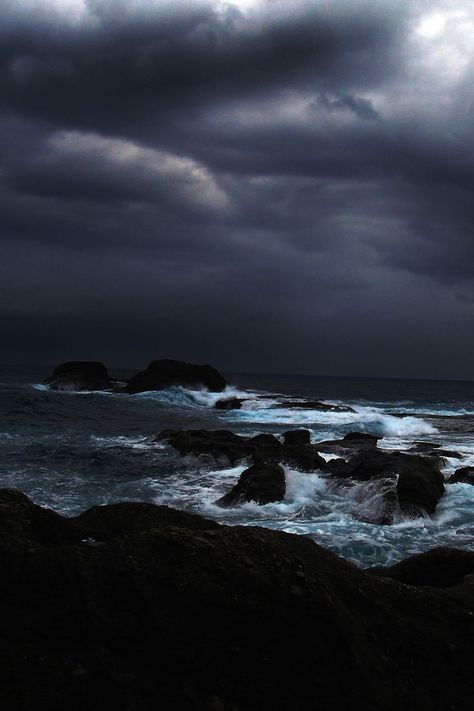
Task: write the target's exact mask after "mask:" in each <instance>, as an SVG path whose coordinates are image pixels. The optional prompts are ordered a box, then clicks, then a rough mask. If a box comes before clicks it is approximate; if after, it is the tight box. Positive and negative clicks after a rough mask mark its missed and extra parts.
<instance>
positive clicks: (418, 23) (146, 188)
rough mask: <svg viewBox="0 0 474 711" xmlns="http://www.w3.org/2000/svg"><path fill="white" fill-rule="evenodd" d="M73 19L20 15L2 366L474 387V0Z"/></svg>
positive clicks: (11, 66) (6, 92)
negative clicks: (157, 366)
mask: <svg viewBox="0 0 474 711" xmlns="http://www.w3.org/2000/svg"><path fill="white" fill-rule="evenodd" d="M65 7H66V6H65V4H64V3H58V2H53V1H52V0H51V1H50V2H47V3H42V4H41V5H37V4H34V3H29V2H27V0H22V2H15V3H10V2H8V3H6V7H5V9H4V10H3V11H2V12H3V18H2V19H3V22H2V24H1V29H0V40H1V41H0V97H1V98H0V112H1V113H0V147H1V151H0V153H1V156H2V159H1V162H0V215H1V217H0V229H1V235H2V251H3V256H2V261H1V265H2V266H1V268H0V274H1V281H0V285H1V286H0V296H1V300H0V304H1V305H0V318H1V320H2V323H3V325H4V329H5V343H6V346H5V351H4V355H3V356H2V359H3V360H8V359H9V360H12V359H19V360H26V359H30V360H34V359H35V358H36V357H37V358H39V359H40V360H43V361H44V360H48V359H49V360H59V359H61V358H63V357H99V356H100V357H104V358H106V359H107V360H108V361H109V362H112V363H113V362H116V363H125V362H128V363H131V364H135V363H137V362H142V361H147V360H149V359H150V358H151V357H155V356H156V357H158V356H160V355H170V356H173V355H176V356H179V357H184V358H186V357H188V358H196V359H198V360H199V359H201V360H206V361H207V360H215V362H216V364H217V365H221V366H223V367H233V368H239V367H242V368H247V369H261V370H268V371H272V370H273V371H275V370H280V371H282V370H286V371H294V370H296V371H300V372H315V373H317V372H321V373H331V372H333V373H341V374H363V375H370V374H371V373H373V374H377V375H383V374H388V375H402V376H403V375H410V376H416V375H418V376H425V375H426V376H430V375H431V376H433V377H443V376H444V377H466V378H470V377H474V373H473V371H472V364H471V359H470V357H469V355H468V354H469V347H471V348H472V345H474V344H473V342H472V341H473V335H472V334H473V332H474V329H473V317H474V312H473V308H472V281H473V266H472V265H473V263H474V260H473V252H474V248H473V245H474V236H473V228H472V225H473V224H474V214H473V213H474V208H473V207H472V197H471V196H472V188H473V178H474V151H473V142H472V140H473V137H472V106H473V100H474V98H473V97H472V89H471V87H472V81H471V80H472V66H473V63H472V59H473V57H472V51H471V48H470V47H471V45H470V41H469V37H470V36H471V31H472V30H474V12H473V11H472V9H471V7H470V4H469V3H467V2H466V3H457V5H456V8H454V7H453V5H452V3H450V2H448V0H437V2H435V3H432V2H430V3H428V2H425V1H424V0H420V1H419V2H416V3H411V4H410V5H408V4H407V3H402V2H400V3H399V2H388V1H387V2H382V1H381V2H375V0H373V1H367V2H360V3H357V4H356V3H349V2H340V3H333V2H322V3H318V4H317V5H315V4H314V3H309V2H303V1H301V2H297V1H296V0H295V2H294V3H291V4H290V3H284V2H282V3H279V2H274V3H260V4H259V5H256V6H255V7H250V8H249V7H247V6H245V7H244V6H240V7H239V6H238V5H235V4H234V5H233V4H231V3H218V2H210V1H209V2H193V3H191V2H190V3H179V4H176V3H165V2H155V3H150V2H148V3H145V2H143V3H136V2H135V3H132V2H128V0H121V2H120V4H118V3H117V2H114V3H112V2H110V3H109V2H104V1H101V2H98V1H97V2H92V1H91V0H89V1H88V2H85V3H80V2H79V0H69V6H68V7H66V9H65ZM41 334H43V335H41ZM105 334H108V336H107V337H106V335H105ZM124 334H127V335H126V337H124ZM152 334H153V335H152ZM31 341H33V342H34V344H33V345H32V343H31ZM125 341H126V342H125ZM85 343H86V344H87V345H86V346H85V345H84V344H85ZM206 348H208V350H209V352H208V353H206Z"/></svg>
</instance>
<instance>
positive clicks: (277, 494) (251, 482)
mask: <svg viewBox="0 0 474 711" xmlns="http://www.w3.org/2000/svg"><path fill="white" fill-rule="evenodd" d="M285 491H286V484H285V472H284V471H283V469H282V468H281V467H280V466H279V465H278V464H254V465H253V466H252V467H249V468H248V469H246V470H245V471H243V472H242V474H241V475H240V477H239V481H238V482H237V484H236V485H235V486H233V487H232V489H231V490H230V491H229V492H228V493H227V494H225V496H222V497H221V498H220V499H219V500H218V501H216V504H217V505H218V506H223V507H229V506H238V505H239V504H243V503H244V502H245V501H255V502H256V503H257V504H270V503H272V502H274V501H283V499H284V498H285Z"/></svg>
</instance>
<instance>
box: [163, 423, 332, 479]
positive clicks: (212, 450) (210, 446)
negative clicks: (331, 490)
mask: <svg viewBox="0 0 474 711" xmlns="http://www.w3.org/2000/svg"><path fill="white" fill-rule="evenodd" d="M308 435H309V433H308ZM155 439H157V440H158V441H161V442H167V443H168V444H170V445H171V446H173V447H174V448H175V449H177V450H178V452H179V453H180V454H182V455H187V454H194V455H201V454H206V455H210V456H212V457H213V458H214V459H215V460H216V461H219V460H221V459H222V458H226V459H228V460H229V462H230V463H231V464H235V463H236V462H238V461H240V460H242V459H247V458H252V459H253V461H254V462H258V463H264V462H275V463H285V464H289V465H290V466H292V467H294V468H296V469H302V470H303V471H314V470H316V469H324V468H325V466H326V462H325V461H324V459H323V458H322V457H321V456H320V455H319V454H318V452H317V449H316V448H315V447H313V446H312V445H310V444H288V443H287V439H286V438H285V441H284V443H283V444H282V443H281V442H280V441H279V440H278V439H277V438H276V437H274V436H273V435H271V434H260V435H256V436H255V437H241V436H240V435H236V434H234V433H233V432H229V431H227V430H164V431H163V432H161V433H160V434H158V435H157V436H156V438H155ZM290 440H291V437H290Z"/></svg>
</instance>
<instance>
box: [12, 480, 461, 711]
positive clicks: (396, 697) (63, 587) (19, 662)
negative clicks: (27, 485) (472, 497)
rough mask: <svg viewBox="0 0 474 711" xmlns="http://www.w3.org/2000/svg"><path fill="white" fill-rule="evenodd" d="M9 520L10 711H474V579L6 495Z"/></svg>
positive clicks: (209, 525) (294, 542) (264, 534)
mask: <svg viewBox="0 0 474 711" xmlns="http://www.w3.org/2000/svg"><path fill="white" fill-rule="evenodd" d="M0 512H1V516H2V518H1V519H0V524H1V521H2V520H5V517H6V519H7V520H8V521H10V524H11V525H13V521H15V522H16V524H15V525H16V528H9V527H8V526H7V527H5V528H3V529H2V535H1V536H0V565H1V571H2V584H1V586H0V605H1V610H2V634H1V636H0V655H1V658H2V665H1V669H0V675H1V677H2V686H1V688H2V708H5V710H8V711H10V710H11V711H16V709H28V711H44V710H45V709H48V711H59V710H60V709H71V710H73V711H82V710H83V709H91V711H96V710H99V709H105V708H113V709H115V711H152V709H160V711H177V710H178V709H179V710H181V709H183V711H184V710H187V711H212V709H214V710H216V709H225V710H226V711H230V710H233V709H239V711H257V709H258V711H267V710H268V711H288V709H297V710H298V711H312V710H313V709H315V708H316V707H317V708H324V709H333V710H334V711H348V709H359V708H360V709H364V711H376V710H377V711H378V710H379V709H385V710H387V711H399V709H406V710H407V711H415V709H416V710H417V711H446V709H451V708H454V709H457V711H468V710H469V711H470V709H471V708H472V654H473V647H474V643H473V640H474V586H473V585H472V584H471V583H470V582H464V583H460V584H459V585H456V586H455V587H450V588H446V589H442V588H441V587H425V586H424V585H426V581H427V577H426V574H425V573H422V574H421V575H420V577H418V578H417V576H416V575H415V576H413V574H412V573H410V576H409V577H410V579H412V580H413V579H415V580H417V584H418V580H419V579H421V580H422V583H421V584H422V585H423V587H413V586H411V585H409V584H405V585H401V584H400V583H399V582H398V581H397V580H392V579H390V577H381V576H380V575H374V574H368V573H365V572H363V571H361V570H359V569H357V568H356V567H355V566H354V565H352V564H350V563H348V562H346V561H344V560H342V559H341V558H339V557H338V556H336V555H334V554H332V553H331V552H329V551H327V550H325V549H323V548H321V547H320V546H318V545H317V544H316V543H314V542H313V541H311V540H309V539H308V538H306V537H299V536H295V535H290V534H286V533H282V532H278V531H272V530H267V529H263V528H258V527H246V526H234V527H229V526H219V525H217V524H215V523H213V522H210V521H206V520H205V519H202V518H200V517H196V516H192V515H190V514H186V513H184V512H180V511H173V510H171V509H167V508H166V507H155V509H153V508H152V507H150V506H149V505H145V506H142V505H141V504H120V505H113V506H104V507H95V508H94V509H92V510H91V511H89V512H85V513H84V514H82V515H81V516H80V517H78V518H76V519H65V518H62V517H58V516H57V515H53V516H52V515H51V514H52V512H50V511H46V510H44V509H40V508H39V507H37V506H34V505H33V504H32V503H31V502H29V501H28V499H27V498H26V497H25V496H23V495H22V494H20V493H18V492H4V491H0ZM53 519H54V520H53ZM10 524H9V525H10ZM88 526H91V527H90V528H88ZM98 535H100V536H101V543H100V545H92V544H91V539H93V538H94V537H97V536H98ZM458 553H460V552H458ZM460 554H461V553H460ZM461 555H462V554H461ZM471 555H472V554H471ZM403 564H405V566H406V567H407V566H408V567H413V569H414V571H415V572H416V569H417V568H418V569H419V570H420V571H422V570H423V567H424V563H423V561H420V560H419V558H418V560H417V559H416V558H413V559H408V560H407V561H404V563H402V564H401V565H403ZM442 565H444V563H442ZM439 567H440V566H439V565H438V566H434V567H433V572H434V573H435V572H436V568H438V569H439ZM446 568H447V570H446V573H443V579H444V580H445V581H446V580H448V577H449V575H451V572H452V573H453V575H452V577H451V578H450V579H449V583H451V582H452V581H456V582H457V581H459V580H461V579H462V575H463V574H465V573H467V575H468V578H469V574H471V575H472V573H474V563H473V564H472V565H471V562H469V561H465V562H462V561H461V562H460V561H459V560H455V559H454V558H452V560H451V561H449V560H447V561H446ZM451 568H452V570H451V572H450V569H451ZM384 575H385V576H386V575H387V572H385V573H384ZM405 580H406V578H405ZM432 582H434V584H437V583H438V581H437V580H436V576H435V578H433V579H432ZM288 680H295V683H288Z"/></svg>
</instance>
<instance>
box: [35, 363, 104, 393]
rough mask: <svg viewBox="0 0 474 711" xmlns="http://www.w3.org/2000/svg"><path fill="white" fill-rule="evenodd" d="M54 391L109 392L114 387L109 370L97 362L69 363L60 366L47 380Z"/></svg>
mask: <svg viewBox="0 0 474 711" xmlns="http://www.w3.org/2000/svg"><path fill="white" fill-rule="evenodd" d="M45 383H46V385H49V387H50V388H52V389H53V390H71V391H74V390H79V391H80V390H108V389H109V388H111V387H112V386H113V385H114V382H113V381H112V380H111V379H110V378H109V374H108V372H107V368H106V367H105V365H104V364H103V363H98V362H96V361H69V362H67V363H61V365H58V366H57V367H56V368H55V369H54V372H53V374H52V376H51V377H50V378H47V380H45Z"/></svg>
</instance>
